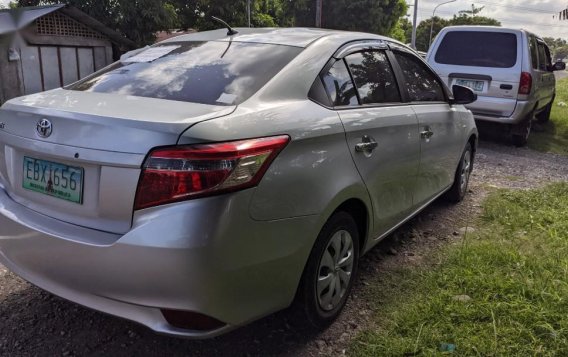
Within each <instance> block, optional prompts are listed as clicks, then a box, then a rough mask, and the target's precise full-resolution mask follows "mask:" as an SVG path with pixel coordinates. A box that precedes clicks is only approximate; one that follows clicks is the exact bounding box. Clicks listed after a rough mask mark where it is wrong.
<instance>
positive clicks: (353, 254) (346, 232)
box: [298, 212, 359, 328]
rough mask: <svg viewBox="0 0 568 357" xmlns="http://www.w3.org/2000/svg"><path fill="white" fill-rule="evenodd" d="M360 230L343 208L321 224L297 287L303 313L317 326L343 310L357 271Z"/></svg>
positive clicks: (328, 321)
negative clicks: (321, 226)
mask: <svg viewBox="0 0 568 357" xmlns="http://www.w3.org/2000/svg"><path fill="white" fill-rule="evenodd" d="M358 260H359V232H358V230H357V224H356V223H355V220H354V219H353V217H351V215H349V214H348V213H346V212H337V213H335V214H334V215H333V216H331V218H330V219H329V220H328V221H327V223H326V224H325V226H324V227H323V228H322V230H321V232H320V234H319V236H318V238H317V240H316V243H315V245H314V248H313V249H312V252H311V254H310V257H309V260H308V264H307V266H306V269H305V271H304V275H303V277H302V281H301V283H300V287H299V295H298V302H299V303H300V305H301V308H302V312H303V315H304V316H305V317H306V318H307V319H308V320H309V321H310V322H311V323H312V325H314V326H315V327H317V328H323V327H326V326H328V325H329V324H331V323H332V322H333V321H334V320H335V319H336V318H337V316H339V314H340V313H341V310H343V307H344V306H345V303H346V301H347V297H348V296H349V293H350V292H351V287H352V286H353V281H354V279H355V276H356V274H357V267H358Z"/></svg>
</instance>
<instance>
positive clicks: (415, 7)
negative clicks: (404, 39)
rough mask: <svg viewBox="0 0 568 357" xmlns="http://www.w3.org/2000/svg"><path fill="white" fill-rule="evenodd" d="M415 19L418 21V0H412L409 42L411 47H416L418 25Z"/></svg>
mask: <svg viewBox="0 0 568 357" xmlns="http://www.w3.org/2000/svg"><path fill="white" fill-rule="evenodd" d="M416 21H418V0H414V19H413V21H412V42H411V44H410V45H411V47H412V48H413V49H416V26H418V24H417V23H416Z"/></svg>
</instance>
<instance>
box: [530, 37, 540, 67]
mask: <svg viewBox="0 0 568 357" xmlns="http://www.w3.org/2000/svg"><path fill="white" fill-rule="evenodd" d="M529 49H530V51H531V63H532V68H533V69H538V48H537V45H536V38H534V36H531V37H530V38H529Z"/></svg>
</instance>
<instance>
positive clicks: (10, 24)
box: [0, 5, 135, 104]
mask: <svg viewBox="0 0 568 357" xmlns="http://www.w3.org/2000/svg"><path fill="white" fill-rule="evenodd" d="M134 46H135V45H134V43H133V42H132V41H130V40H128V39H126V38H124V37H123V36H122V35H120V34H119V33H118V32H116V31H114V30H112V29H110V28H108V27H106V26H105V25H103V24H102V23H100V22H99V21H97V20H95V19H93V18H92V17H90V16H88V15H87V14H85V13H84V12H82V11H80V10H78V9H77V8H75V7H72V6H65V5H54V6H39V7H27V8H19V9H9V10H0V104H1V103H4V102H5V101H7V100H9V99H11V98H14V97H18V96H21V95H24V94H32V93H37V92H41V91H45V90H49V89H53V88H58V87H62V86H65V85H67V84H70V83H73V82H75V81H77V80H79V79H81V78H83V77H85V76H87V75H89V74H91V73H93V72H95V71H96V70H98V69H101V68H103V67H105V66H107V65H108V64H110V63H112V62H113V61H114V60H115V59H117V58H118V57H119V56H120V53H121V52H124V51H127V50H131V49H133V48H134Z"/></svg>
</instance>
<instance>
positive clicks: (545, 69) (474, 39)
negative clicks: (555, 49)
mask: <svg viewBox="0 0 568 357" xmlns="http://www.w3.org/2000/svg"><path fill="white" fill-rule="evenodd" d="M426 60H427V61H428V63H429V64H430V65H431V66H432V67H433V68H434V70H435V71H436V72H438V74H439V75H440V77H441V78H442V80H444V81H445V82H446V83H447V84H448V85H449V86H450V88H451V86H452V85H454V84H460V85H464V86H467V87H470V88H471V89H473V90H474V91H475V92H476V93H477V101H476V102H473V103H471V104H470V105H468V106H467V108H468V109H470V110H471V111H472V112H473V115H474V117H475V119H476V120H485V121H490V122H496V123H501V124H506V125H507V126H508V127H509V128H510V132H511V135H512V139H513V143H514V144H515V145H517V146H523V145H525V144H526V143H527V140H528V137H529V134H530V131H531V123H532V119H533V118H534V117H535V116H536V118H537V119H538V120H539V121H541V122H546V121H548V120H549V118H550V111H551V109H552V103H553V101H554V97H555V94H556V80H555V78H554V74H553V73H552V72H553V71H554V70H555V69H556V68H555V67H554V66H553V65H552V61H551V55H550V50H549V48H548V46H547V45H546V43H545V42H544V41H543V40H542V38H540V37H538V36H536V35H534V34H532V33H530V32H528V31H525V30H516V29H510V28H503V27H492V26H451V27H446V28H444V29H442V31H441V32H440V34H439V35H438V36H437V37H436V39H435V40H434V43H433V44H432V46H431V47H430V50H429V51H428V54H427V56H426Z"/></svg>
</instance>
